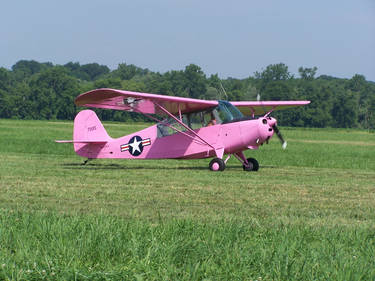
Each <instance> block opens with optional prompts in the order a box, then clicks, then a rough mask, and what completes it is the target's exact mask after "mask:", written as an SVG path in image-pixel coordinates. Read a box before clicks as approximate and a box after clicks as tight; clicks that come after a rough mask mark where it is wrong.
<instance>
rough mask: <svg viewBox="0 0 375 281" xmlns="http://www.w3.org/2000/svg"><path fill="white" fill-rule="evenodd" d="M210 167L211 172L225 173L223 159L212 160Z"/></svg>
mask: <svg viewBox="0 0 375 281" xmlns="http://www.w3.org/2000/svg"><path fill="white" fill-rule="evenodd" d="M209 167H210V170H211V171H224V169H225V162H224V160H223V159H220V158H214V159H212V160H211V162H210V165H209Z"/></svg>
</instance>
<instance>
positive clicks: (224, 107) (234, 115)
mask: <svg viewBox="0 0 375 281" xmlns="http://www.w3.org/2000/svg"><path fill="white" fill-rule="evenodd" d="M218 112H219V116H220V119H221V120H222V123H228V122H232V121H235V120H240V119H242V118H243V117H244V116H243V114H242V113H241V111H239V110H238V109H237V107H235V106H234V105H232V104H231V103H230V102H227V101H219V106H218Z"/></svg>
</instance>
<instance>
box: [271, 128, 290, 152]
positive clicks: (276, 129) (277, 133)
mask: <svg viewBox="0 0 375 281" xmlns="http://www.w3.org/2000/svg"><path fill="white" fill-rule="evenodd" d="M272 128H273V131H274V132H275V133H276V135H277V137H278V138H279V140H280V142H281V144H282V148H283V149H285V148H286V146H287V142H286V141H285V140H284V138H283V136H282V135H281V133H280V130H279V128H277V126H276V125H273V126H272Z"/></svg>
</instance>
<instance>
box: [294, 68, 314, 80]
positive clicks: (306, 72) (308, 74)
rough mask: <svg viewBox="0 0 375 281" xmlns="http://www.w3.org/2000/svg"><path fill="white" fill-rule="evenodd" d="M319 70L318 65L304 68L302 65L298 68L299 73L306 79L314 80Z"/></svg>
mask: <svg viewBox="0 0 375 281" xmlns="http://www.w3.org/2000/svg"><path fill="white" fill-rule="evenodd" d="M317 70H318V68H317V67H316V66H314V67H312V68H304V67H302V66H301V67H300V68H298V72H299V75H300V76H301V78H302V79H304V80H314V79H315V74H316V71H317Z"/></svg>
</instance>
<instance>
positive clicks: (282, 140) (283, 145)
mask: <svg viewBox="0 0 375 281" xmlns="http://www.w3.org/2000/svg"><path fill="white" fill-rule="evenodd" d="M257 101H258V102H259V101H261V100H260V94H259V93H258V94H257ZM263 110H264V112H266V109H265V108H264V107H263ZM266 116H267V114H266ZM272 129H273V131H274V132H275V133H276V135H277V137H278V138H279V140H280V142H281V144H282V146H281V147H282V148H283V149H285V148H286V146H287V142H286V140H284V138H283V136H282V135H281V133H280V130H279V128H278V127H277V126H276V123H275V124H274V125H272Z"/></svg>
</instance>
